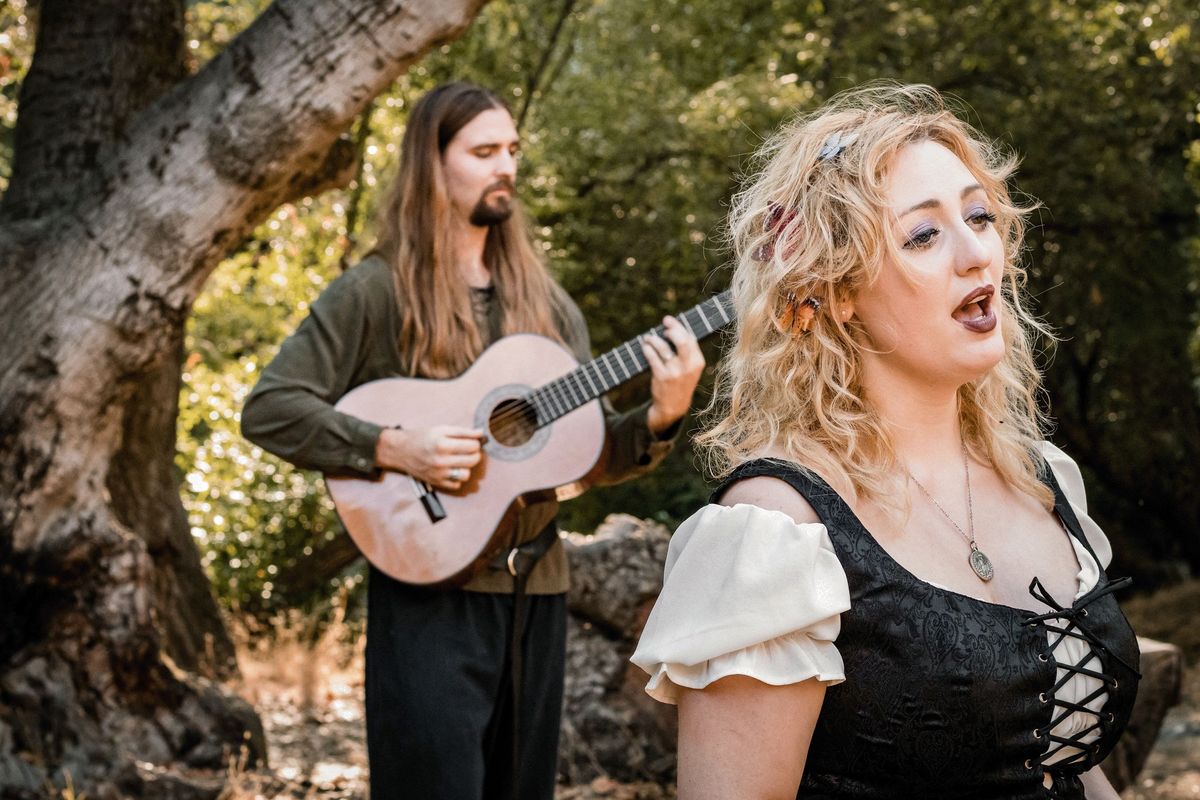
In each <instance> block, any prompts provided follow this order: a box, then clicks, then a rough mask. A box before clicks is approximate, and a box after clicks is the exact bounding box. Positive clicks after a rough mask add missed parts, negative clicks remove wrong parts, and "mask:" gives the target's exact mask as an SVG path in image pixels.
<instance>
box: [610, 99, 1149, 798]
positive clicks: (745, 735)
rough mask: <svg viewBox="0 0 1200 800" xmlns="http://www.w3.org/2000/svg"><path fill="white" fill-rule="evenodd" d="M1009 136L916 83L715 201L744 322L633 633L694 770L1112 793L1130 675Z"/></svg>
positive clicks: (936, 792)
mask: <svg viewBox="0 0 1200 800" xmlns="http://www.w3.org/2000/svg"><path fill="white" fill-rule="evenodd" d="M1014 166H1015V160H1014V159H1013V158H1011V157H1007V156H1005V155H1004V154H1002V153H1001V152H999V151H998V149H997V148H995V147H994V146H993V145H992V144H990V143H989V142H988V141H987V140H986V139H984V138H983V137H981V136H980V135H979V134H978V133H977V132H976V131H974V130H973V129H972V128H971V127H970V126H968V125H967V124H966V123H965V122H963V121H962V120H961V119H959V118H958V117H957V116H955V115H954V114H953V113H951V112H950V111H949V110H947V108H946V105H945V103H944V102H943V100H942V98H941V97H940V96H939V95H938V93H937V92H936V91H934V90H933V89H930V88H929V87H924V86H890V85H889V86H880V85H875V86H870V87H866V88H862V89H858V90H855V91H851V92H848V93H845V94H843V95H840V96H839V97H837V98H835V99H834V100H833V101H831V102H830V103H829V104H828V105H826V106H825V107H823V108H821V109H819V110H818V111H816V112H815V113H812V114H810V115H808V116H805V117H803V118H801V119H799V120H798V121H796V122H794V123H792V124H790V125H789V126H787V127H786V128H785V129H784V130H783V131H781V132H780V133H779V134H777V135H776V136H775V137H774V138H773V139H772V140H771V141H770V142H769V143H768V144H767V145H766V146H765V148H764V150H763V152H762V153H761V154H760V161H759V169H758V172H757V174H756V176H755V177H754V178H753V179H752V181H751V182H750V183H749V185H748V186H747V188H745V189H744V191H742V192H741V193H740V194H739V195H738V197H737V199H736V202H735V204H734V209H733V212H732V217H731V221H730V228H731V232H732V237H733V241H734V247H735V251H736V257H737V266H736V273H735V276H734V281H733V287H734V294H735V300H736V305H737V310H738V324H737V335H736V341H735V343H734V345H733V347H732V350H731V352H730V353H729V354H728V356H727V357H726V359H725V360H724V362H723V363H722V365H721V373H720V374H721V380H720V384H719V391H718V395H717V398H716V401H715V403H714V406H715V408H716V409H718V411H717V414H716V419H715V422H714V424H713V425H712V426H711V427H710V428H709V429H708V430H707V431H706V432H705V433H704V434H703V435H702V436H701V437H700V443H701V444H702V445H703V446H704V447H705V448H706V449H707V452H708V454H709V455H710V456H711V460H712V463H713V465H714V472H716V473H717V474H718V475H719V476H720V477H722V478H723V481H722V483H721V485H720V486H719V488H718V489H717V491H716V492H715V493H714V495H713V502H712V503H711V504H710V505H707V506H705V507H704V508H702V509H700V510H699V511H697V512H696V513H695V514H694V515H693V516H692V517H691V518H689V519H688V520H687V521H686V522H684V523H683V525H681V526H680V528H679V530H678V531H677V532H676V534H675V536H674V538H673V539H672V541H671V547H670V552H669V555H668V559H667V565H666V579H665V585H664V589H663V592H662V594H661V596H660V598H659V600H658V602H657V604H656V606H655V608H654V611H653V613H652V614H651V616H650V619H649V621H648V623H647V625H646V628H645V632H644V633H643V636H642V640H641V642H640V644H639V646H638V649H637V652H636V653H635V654H634V657H633V660H634V662H635V663H637V664H638V665H639V666H641V667H642V668H643V669H645V670H646V671H647V672H648V673H649V674H650V676H651V678H650V683H649V685H648V686H647V691H648V692H649V693H650V694H651V695H653V696H654V697H656V698H658V699H660V700H662V701H664V702H668V703H677V704H678V706H679V792H680V797H681V798H684V800H695V799H696V798H792V797H796V796H799V797H802V798H822V799H832V798H839V799H840V798H997V799H998V798H1004V799H1005V800H1014V799H1019V800H1034V798H1057V799H1058V800H1078V799H1079V798H1085V797H1086V798H1088V800H1098V799H1100V800H1112V798H1116V797H1117V794H1116V792H1115V791H1113V789H1112V787H1111V786H1110V784H1109V783H1108V781H1107V780H1106V779H1105V777H1104V775H1103V773H1101V771H1100V769H1099V767H1098V766H1097V764H1099V762H1100V761H1101V760H1102V759H1103V758H1104V756H1105V755H1106V754H1107V753H1108V752H1109V751H1110V750H1111V749H1112V747H1113V745H1114V743H1115V742H1116V740H1117V737H1118V735H1119V734H1120V732H1121V730H1122V728H1123V727H1124V725H1125V723H1126V721H1127V719H1128V717H1129V713H1130V709H1131V707H1132V705H1133V701H1134V696H1135V694H1136V690H1137V683H1138V677H1139V676H1138V672H1137V667H1138V650H1137V644H1136V641H1135V639H1134V634H1133V632H1132V631H1131V630H1130V627H1129V625H1128V623H1127V622H1126V621H1125V618H1124V617H1123V616H1122V614H1121V611H1120V609H1119V608H1118V606H1117V603H1116V600H1115V598H1114V596H1113V594H1112V592H1113V590H1114V589H1116V588H1117V587H1118V586H1119V585H1120V584H1121V583H1123V581H1115V582H1114V581H1110V580H1109V579H1108V577H1107V576H1106V574H1105V572H1104V570H1105V567H1106V566H1107V565H1108V563H1109V560H1110V558H1111V551H1110V548H1109V545H1108V542H1107V540H1106V539H1105V537H1104V534H1103V533H1102V532H1101V531H1100V529H1099V528H1098V527H1097V526H1096V524H1095V523H1094V522H1093V521H1092V520H1091V519H1090V518H1089V517H1088V515H1087V502H1086V498H1085V496H1084V489H1083V484H1082V480H1081V478H1080V472H1079V469H1078V467H1077V466H1076V465H1075V463H1074V462H1073V461H1072V460H1071V459H1070V457H1068V456H1067V454H1065V453H1064V452H1063V451H1061V450H1059V449H1058V448H1056V447H1055V446H1054V445H1052V444H1050V443H1049V442H1047V441H1044V440H1043V433H1042V431H1043V428H1044V424H1045V421H1044V420H1043V419H1042V418H1041V415H1040V413H1039V408H1038V402H1037V396H1038V392H1039V386H1040V376H1039V373H1038V370H1037V367H1036V365H1035V363H1034V359H1033V352H1034V346H1035V342H1036V341H1037V339H1038V338H1039V337H1042V336H1044V335H1047V332H1046V331H1045V329H1044V328H1043V327H1042V326H1041V325H1040V323H1039V322H1038V321H1037V320H1035V319H1034V318H1033V316H1032V315H1031V313H1030V311H1029V310H1028V308H1027V307H1026V305H1025V300H1024V298H1023V296H1022V288H1023V284H1024V278H1025V275H1024V271H1023V270H1022V268H1021V267H1020V266H1019V265H1018V253H1019V250H1020V247H1021V242H1022V234H1023V230H1024V225H1025V221H1024V218H1025V216H1026V215H1027V213H1028V209H1026V208H1022V207H1020V206H1019V205H1018V204H1016V203H1015V202H1014V201H1013V199H1012V198H1011V196H1010V194H1009V191H1008V188H1007V186H1006V183H1007V180H1008V178H1009V176H1010V175H1011V173H1012V172H1013V169H1014Z"/></svg>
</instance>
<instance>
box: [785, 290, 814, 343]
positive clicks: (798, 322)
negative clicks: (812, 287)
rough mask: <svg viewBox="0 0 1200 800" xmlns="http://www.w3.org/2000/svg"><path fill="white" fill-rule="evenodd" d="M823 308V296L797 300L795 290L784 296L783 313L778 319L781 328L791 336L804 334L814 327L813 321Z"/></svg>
mask: <svg viewBox="0 0 1200 800" xmlns="http://www.w3.org/2000/svg"><path fill="white" fill-rule="evenodd" d="M820 310H821V298H819V297H806V298H804V299H803V300H797V298H796V294H795V292H788V293H787V295H786V296H785V297H784V305H783V313H781V314H780V315H779V317H778V318H777V319H776V323H777V324H778V326H779V330H780V331H781V332H783V333H786V334H789V335H791V336H803V335H804V334H806V333H808V329H809V328H810V327H812V321H813V319H814V318H815V317H816V316H817V312H818V311H820Z"/></svg>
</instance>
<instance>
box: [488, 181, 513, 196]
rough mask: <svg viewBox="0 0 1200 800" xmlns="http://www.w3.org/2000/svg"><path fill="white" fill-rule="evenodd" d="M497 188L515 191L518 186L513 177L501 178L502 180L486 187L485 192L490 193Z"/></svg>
mask: <svg viewBox="0 0 1200 800" xmlns="http://www.w3.org/2000/svg"><path fill="white" fill-rule="evenodd" d="M497 189H507V190H508V191H510V192H515V191H516V189H517V187H516V186H515V185H514V184H513V182H512V180H511V179H509V178H501V179H500V180H498V181H496V182H495V183H493V184H492V185H491V186H488V187H487V188H486V189H484V190H483V193H484V194H490V193H491V192H494V191H496V190H497Z"/></svg>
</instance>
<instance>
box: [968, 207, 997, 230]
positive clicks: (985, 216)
mask: <svg viewBox="0 0 1200 800" xmlns="http://www.w3.org/2000/svg"><path fill="white" fill-rule="evenodd" d="M967 222H969V223H971V224H972V225H974V226H975V227H977V228H981V229H982V228H986V227H987V226H988V225H995V224H996V215H995V214H993V213H992V212H990V211H982V210H980V211H976V212H974V213H972V214H971V216H969V217H967Z"/></svg>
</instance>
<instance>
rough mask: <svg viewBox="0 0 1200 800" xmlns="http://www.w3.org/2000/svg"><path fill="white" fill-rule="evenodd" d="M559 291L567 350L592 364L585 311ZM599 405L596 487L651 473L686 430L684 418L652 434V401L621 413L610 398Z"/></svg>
mask: <svg viewBox="0 0 1200 800" xmlns="http://www.w3.org/2000/svg"><path fill="white" fill-rule="evenodd" d="M556 289H557V291H556V295H557V296H556V298H555V299H556V302H557V306H558V312H559V316H560V321H559V326H560V329H561V330H562V333H563V338H564V339H565V340H566V344H567V347H568V348H570V350H571V353H572V354H573V355H574V356H575V358H576V359H577V360H578V361H579V362H580V363H585V362H587V361H590V360H591V359H592V358H593V356H592V344H591V337H590V335H589V334H588V328H587V322H586V321H585V320H584V318H583V312H581V311H580V310H579V306H577V305H575V302H574V301H573V300H572V299H571V298H570V296H569V295H567V293H566V292H565V291H563V290H562V288H561V287H557V286H556ZM600 406H601V408H603V409H604V423H605V431H606V436H607V440H608V442H607V443H608V447H607V460H606V461H605V462H604V468H603V471H602V472H600V473H599V475H598V476H596V477H595V478H594V479H593V480H592V482H593V483H595V484H596V485H600V486H605V485H610V484H614V483H620V482H621V481H625V480H629V479H630V478H635V477H637V476H639V475H643V474H645V473H647V472H650V471H652V470H653V469H654V468H655V467H657V466H658V465H659V464H660V463H661V462H662V460H663V459H664V458H666V457H667V454H668V453H670V452H671V450H672V449H674V447H675V440H676V438H677V437H678V436H679V432H680V430H682V428H683V419H680V420H677V421H676V422H675V423H674V424H673V425H671V426H670V427H669V428H667V429H666V430H664V431H661V432H659V433H658V434H657V435H655V434H654V433H652V432H651V431H650V425H649V422H648V421H647V415H648V414H649V413H650V403H649V401H647V402H645V403H642V404H641V405H639V406H637V407H635V408H633V409H630V410H629V411H623V412H619V411H616V410H615V409H614V408H613V406H612V403H610V402H609V401H608V398H607V397H601V398H600Z"/></svg>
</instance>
